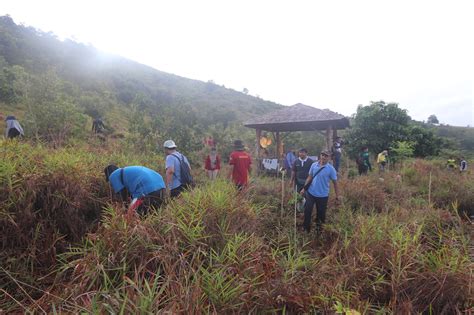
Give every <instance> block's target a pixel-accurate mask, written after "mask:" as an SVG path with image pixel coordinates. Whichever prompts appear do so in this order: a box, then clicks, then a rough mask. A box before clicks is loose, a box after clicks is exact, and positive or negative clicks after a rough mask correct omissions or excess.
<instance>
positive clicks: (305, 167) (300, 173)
mask: <svg viewBox="0 0 474 315" xmlns="http://www.w3.org/2000/svg"><path fill="white" fill-rule="evenodd" d="M313 163H314V161H313V160H312V159H311V158H309V157H308V150H306V149H305V148H301V149H299V151H298V158H297V159H296V160H295V161H294V162H293V169H292V172H291V183H292V184H293V187H295V189H296V191H297V192H298V193H299V192H300V191H301V189H303V186H304V184H305V182H306V179H307V178H308V174H309V169H310V168H311V165H313Z"/></svg>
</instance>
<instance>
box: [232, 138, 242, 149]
mask: <svg viewBox="0 0 474 315" xmlns="http://www.w3.org/2000/svg"><path fill="white" fill-rule="evenodd" d="M234 148H235V149H236V150H243V149H244V144H243V143H242V140H235V141H234Z"/></svg>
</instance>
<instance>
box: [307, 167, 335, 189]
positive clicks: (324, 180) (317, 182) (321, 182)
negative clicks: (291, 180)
mask: <svg viewBox="0 0 474 315" xmlns="http://www.w3.org/2000/svg"><path fill="white" fill-rule="evenodd" d="M323 167H324V169H323V170H322V171H321V172H319V174H318V175H316V172H317V171H318V170H319V169H320V168H321V166H320V165H319V162H317V163H313V165H311V168H310V169H309V174H311V176H313V181H312V182H311V186H309V188H308V192H309V193H310V194H311V195H313V196H314V197H328V196H329V182H330V181H331V180H337V172H336V169H335V168H334V167H333V166H332V165H331V164H329V163H326V165H324V166H323ZM315 175H316V177H315Z"/></svg>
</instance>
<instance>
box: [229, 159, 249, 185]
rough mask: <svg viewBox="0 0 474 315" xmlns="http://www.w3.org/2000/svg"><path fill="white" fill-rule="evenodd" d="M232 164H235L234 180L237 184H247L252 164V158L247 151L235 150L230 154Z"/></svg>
mask: <svg viewBox="0 0 474 315" xmlns="http://www.w3.org/2000/svg"><path fill="white" fill-rule="evenodd" d="M229 164H230V165H234V169H233V170H232V180H233V181H234V183H236V184H237V185H247V182H248V179H249V176H248V174H249V171H250V165H251V164H252V158H251V157H250V155H249V154H248V153H247V152H244V151H234V152H232V153H231V154H230V160H229Z"/></svg>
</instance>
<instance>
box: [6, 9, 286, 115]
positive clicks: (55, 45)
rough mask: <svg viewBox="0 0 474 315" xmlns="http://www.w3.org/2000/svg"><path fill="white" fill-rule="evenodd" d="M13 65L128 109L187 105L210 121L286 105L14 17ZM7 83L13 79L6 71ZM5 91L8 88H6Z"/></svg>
mask: <svg viewBox="0 0 474 315" xmlns="http://www.w3.org/2000/svg"><path fill="white" fill-rule="evenodd" d="M2 65H3V66H2ZM13 66H20V67H22V68H23V69H24V70H25V71H26V72H27V73H29V74H33V75H40V74H43V73H46V72H48V71H53V72H54V73H55V74H56V75H57V76H58V77H59V78H60V79H61V80H62V81H63V83H64V82H65V83H67V84H66V85H67V88H66V89H65V90H66V92H67V93H68V94H69V95H70V96H71V97H73V98H74V99H75V100H76V101H77V102H78V103H81V102H80V98H81V97H82V96H84V95H88V96H91V97H93V98H96V99H98V100H99V101H98V103H101V102H103V103H112V104H114V105H124V106H125V107H126V106H130V105H131V104H132V103H139V105H142V106H145V107H146V108H147V109H149V110H150V111H151V112H153V111H154V110H156V109H158V108H173V107H174V106H184V107H186V108H188V109H192V110H193V111H194V114H195V115H197V117H198V118H201V119H204V120H205V121H206V124H208V123H209V122H213V121H222V120H224V121H225V122H226V123H228V122H231V121H242V120H245V119H248V118H250V117H252V116H254V115H256V114H260V113H264V112H266V111H269V110H274V109H278V108H279V107H280V106H281V105H278V104H276V103H273V102H269V101H265V100H262V99H260V98H257V97H253V96H250V95H246V94H244V93H241V92H237V91H234V90H232V89H227V88H224V87H221V86H218V85H216V84H214V83H212V82H207V83H206V82H202V81H197V80H191V79H187V78H184V77H180V76H177V75H173V74H169V73H165V72H162V71H158V70H155V69H153V68H151V67H148V66H145V65H142V64H140V63H137V62H134V61H131V60H128V59H125V58H122V57H119V56H114V55H109V54H105V53H102V52H100V51H98V50H97V49H95V48H94V47H91V46H87V45H84V44H81V43H77V42H74V41H71V40H65V41H60V40H59V39H57V37H56V36H55V35H54V34H52V33H45V32H42V31H39V30H37V29H34V28H32V27H25V26H22V25H17V24H15V22H14V21H13V20H12V18H10V17H9V16H2V17H0V67H13ZM3 81H8V78H5V74H4V79H3ZM0 84H2V81H1V80H0ZM5 84H8V82H7V83H5V82H4V85H5ZM3 90H8V87H5V86H3ZM13 94H14V93H13ZM6 95H7V94H6V93H3V97H2V98H3V99H0V101H2V102H4V103H7V104H8V103H12V102H13V99H10V100H9V99H8V98H7V97H6ZM137 99H138V100H137ZM119 109H120V108H119ZM91 114H92V115H93V112H91Z"/></svg>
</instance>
